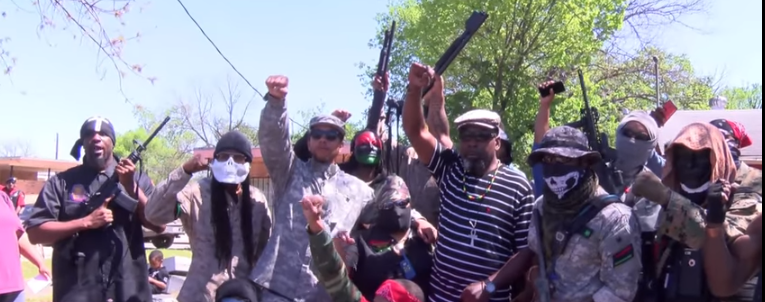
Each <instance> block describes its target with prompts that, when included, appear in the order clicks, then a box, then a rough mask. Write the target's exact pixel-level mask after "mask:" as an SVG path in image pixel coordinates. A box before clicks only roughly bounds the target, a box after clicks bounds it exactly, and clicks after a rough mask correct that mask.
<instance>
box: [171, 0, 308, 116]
mask: <svg viewBox="0 0 765 302" xmlns="http://www.w3.org/2000/svg"><path fill="white" fill-rule="evenodd" d="M177 1H178V4H180V5H181V7H182V8H183V11H184V12H185V13H186V16H188V17H189V19H191V22H194V25H196V26H197V29H199V31H200V32H201V33H202V35H203V36H205V39H207V42H210V45H212V47H214V48H215V51H216V52H218V54H219V55H220V57H221V58H223V60H224V61H226V63H228V66H231V69H233V70H234V72H236V74H238V75H239V77H240V78H242V80H244V82H245V83H247V85H248V86H250V88H252V90H254V91H255V93H257V94H258V95H259V96H260V97H261V98H263V97H264V96H263V94H262V93H260V91H258V89H257V88H255V86H253V85H252V83H250V81H249V80H247V78H245V77H244V75H243V74H242V73H241V72H239V69H237V68H236V66H234V63H231V61H229V59H228V58H227V57H226V55H224V54H223V52H222V51H221V50H220V48H218V45H216V44H215V42H213V40H212V39H211V38H210V36H208V35H207V33H206V32H205V30H204V29H203V28H202V26H201V25H199V22H197V20H196V19H194V16H192V15H191V13H190V12H189V10H188V9H187V8H186V5H184V4H183V1H182V0H177ZM289 119H290V121H291V122H292V123H294V124H295V125H298V126H300V127H301V128H303V129H306V127H305V126H303V125H302V124H300V123H298V122H296V121H295V120H293V119H292V118H291V117H290V118H289Z"/></svg>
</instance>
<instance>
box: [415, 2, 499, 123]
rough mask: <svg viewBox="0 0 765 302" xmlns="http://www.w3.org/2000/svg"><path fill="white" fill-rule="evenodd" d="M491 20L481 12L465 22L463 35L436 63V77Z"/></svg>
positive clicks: (475, 12)
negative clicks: (487, 20) (484, 24)
mask: <svg viewBox="0 0 765 302" xmlns="http://www.w3.org/2000/svg"><path fill="white" fill-rule="evenodd" d="M487 18H489V14H487V13H485V12H479V11H473V14H471V15H470V18H468V19H467V21H465V31H463V32H462V34H461V35H460V36H459V37H457V39H456V40H454V42H452V44H451V45H449V48H447V49H446V52H444V54H443V55H441V58H440V59H438V62H436V66H435V67H433V68H434V69H435V72H436V76H441V75H443V74H444V72H446V69H447V68H449V65H451V64H452V62H453V61H454V59H456V58H457V56H458V55H459V54H460V52H462V50H463V49H465V46H467V44H468V42H470V39H472V38H473V36H474V35H475V33H476V32H478V29H480V28H481V26H482V25H483V23H484V22H486V19H487ZM431 88H433V84H430V85H429V86H428V87H427V88H425V91H423V92H422V95H423V96H424V95H425V94H426V93H428V91H430V89H431ZM423 113H424V114H425V116H428V107H427V106H424V108H423Z"/></svg>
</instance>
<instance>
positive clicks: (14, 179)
mask: <svg viewBox="0 0 765 302" xmlns="http://www.w3.org/2000/svg"><path fill="white" fill-rule="evenodd" d="M5 183H7V184H15V183H16V177H13V176H11V177H10V178H8V180H6V181H5Z"/></svg>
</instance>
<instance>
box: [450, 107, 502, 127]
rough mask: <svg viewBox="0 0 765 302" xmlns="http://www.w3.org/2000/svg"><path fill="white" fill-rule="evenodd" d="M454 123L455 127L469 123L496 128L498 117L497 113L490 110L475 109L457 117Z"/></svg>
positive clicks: (498, 121)
mask: <svg viewBox="0 0 765 302" xmlns="http://www.w3.org/2000/svg"><path fill="white" fill-rule="evenodd" d="M454 124H455V125H457V129H459V128H462V127H464V126H468V125H470V126H478V127H483V128H487V129H492V130H497V129H499V125H500V117H499V114H497V113H496V112H494V111H491V110H486V109H475V110H470V111H468V112H465V113H464V114H462V115H460V116H459V117H457V118H456V119H455V120H454Z"/></svg>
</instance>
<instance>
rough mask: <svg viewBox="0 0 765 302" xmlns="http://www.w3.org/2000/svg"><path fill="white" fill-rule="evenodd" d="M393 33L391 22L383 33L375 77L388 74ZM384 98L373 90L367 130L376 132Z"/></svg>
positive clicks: (383, 93) (384, 95)
mask: <svg viewBox="0 0 765 302" xmlns="http://www.w3.org/2000/svg"><path fill="white" fill-rule="evenodd" d="M395 31H396V21H393V22H392V23H391V25H390V28H389V29H388V30H386V31H385V33H384V36H383V46H382V49H381V50H380V59H379V60H378V62H377V72H376V75H377V76H380V77H384V76H385V73H387V72H388V63H389V62H390V52H391V48H392V47H393V35H394V34H395ZM386 97H387V93H386V92H385V91H382V90H376V89H375V91H374V97H373V98H372V106H371V107H370V108H369V113H368V114H367V127H366V129H367V130H371V131H374V132H377V128H378V127H379V125H380V116H381V115H382V111H383V107H384V106H385V98H386Z"/></svg>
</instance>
